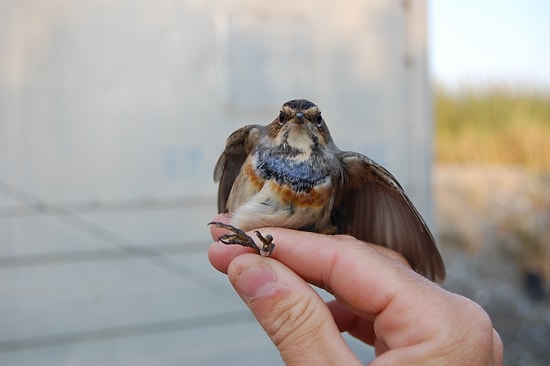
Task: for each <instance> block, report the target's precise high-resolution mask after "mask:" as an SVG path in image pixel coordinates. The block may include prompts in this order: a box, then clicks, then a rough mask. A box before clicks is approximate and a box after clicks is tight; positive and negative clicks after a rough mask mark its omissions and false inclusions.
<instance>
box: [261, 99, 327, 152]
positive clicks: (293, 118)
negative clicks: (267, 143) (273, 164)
mask: <svg viewBox="0 0 550 366" xmlns="http://www.w3.org/2000/svg"><path fill="white" fill-rule="evenodd" d="M268 135H269V137H270V138H271V139H272V143H273V145H274V146H289V147H290V148H292V149H297V150H301V151H303V152H304V153H306V154H307V153H308V152H310V151H312V150H316V149H319V148H320V147H321V148H322V147H328V146H330V145H332V143H333V142H332V137H331V136H330V132H329V130H328V127H327V125H326V123H325V120H324V119H323V116H322V115H321V110H320V109H319V107H317V105H315V104H314V103H312V102H310V101H309V100H305V99H295V100H291V101H288V102H286V103H285V104H283V106H282V107H281V111H280V112H279V116H277V118H276V119H275V120H274V121H273V122H271V124H269V126H268Z"/></svg>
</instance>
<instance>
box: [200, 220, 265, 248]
mask: <svg viewBox="0 0 550 366" xmlns="http://www.w3.org/2000/svg"><path fill="white" fill-rule="evenodd" d="M208 225H216V226H217V227H219V228H222V229H226V230H229V231H231V232H232V234H224V235H221V236H219V237H218V241H221V242H222V243H224V244H227V245H231V244H239V245H242V246H243V247H248V248H252V249H254V251H255V252H256V253H258V254H260V255H261V256H262V257H269V256H270V255H271V253H272V252H273V249H274V248H275V244H273V237H272V236H271V235H269V234H268V235H266V236H265V237H264V236H263V235H262V234H261V233H260V232H259V231H256V236H257V237H258V239H260V241H261V242H262V247H261V248H258V246H257V245H256V243H255V242H254V240H253V239H252V238H251V237H250V236H248V235H247V234H246V233H245V232H244V231H243V230H241V229H239V228H236V227H235V226H233V225H228V224H224V223H223V222H217V221H212V222H209V223H208Z"/></svg>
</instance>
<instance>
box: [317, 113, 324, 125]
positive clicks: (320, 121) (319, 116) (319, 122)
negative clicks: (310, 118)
mask: <svg viewBox="0 0 550 366" xmlns="http://www.w3.org/2000/svg"><path fill="white" fill-rule="evenodd" d="M322 124H323V116H321V113H319V114H317V125H318V126H319V127H320V126H321V125H322Z"/></svg>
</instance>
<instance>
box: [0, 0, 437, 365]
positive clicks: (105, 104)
mask: <svg viewBox="0 0 550 366" xmlns="http://www.w3.org/2000/svg"><path fill="white" fill-rule="evenodd" d="M425 13H426V9H425V2H424V1H415V2H412V1H397V0H396V1H386V0H371V1H359V0H348V1H345V2H333V1H328V0H309V1H300V2H297V1H290V0H281V1H277V2H267V1H251V0H249V1H247V0H228V1H221V0H219V1H216V0H206V1H205V0H200V1H199V0H180V1H169V0H163V1H154V2H153V1H144V0H137V1H136V0H120V1H93V2H90V1H82V0H71V1H69V0H48V1H42V0H2V1H0V264H1V265H2V266H3V268H0V270H2V271H4V273H5V274H6V276H7V277H6V278H7V279H10V281H11V282H10V281H8V282H6V281H5V280H3V281H0V282H1V283H0V297H1V298H2V299H9V300H7V301H4V300H2V304H0V324H3V325H2V326H0V363H3V362H2V359H3V358H4V361H6V362H7V361H10V362H12V363H10V364H17V362H21V363H24V364H31V363H29V362H30V361H31V360H35V361H36V363H40V364H46V362H45V360H46V359H47V360H49V359H51V360H52V361H51V363H52V364H62V362H61V360H73V361H74V360H75V359H76V360H78V361H79V362H78V363H79V364H83V359H88V356H85V355H95V356H96V357H99V356H97V355H99V354H101V355H104V356H103V358H101V357H100V358H99V359H92V360H91V361H90V362H91V363H92V362H96V363H97V362H99V363H102V364H123V363H125V362H126V361H128V362H132V364H136V363H135V361H136V360H135V359H131V357H130V358H128V360H127V359H126V358H125V356H123V355H134V356H135V357H136V358H139V357H145V356H143V355H141V353H140V352H143V349H144V347H143V344H142V343H139V342H137V343H136V338H135V336H127V335H125V334H127V333H125V332H124V329H127V328H124V327H130V328H131V327H132V326H135V325H136V324H142V323H147V324H150V323H151V324H153V323H154V324H157V328H155V327H154V326H152V327H149V328H147V327H145V328H143V329H149V333H147V332H146V334H147V335H151V334H153V335H151V337H153V336H154V337H157V338H154V339H155V340H156V341H155V342H158V344H163V345H166V344H168V345H171V344H172V343H174V346H173V347H168V348H169V349H170V350H171V351H167V350H166V349H162V352H161V351H158V354H159V355H160V354H162V355H165V356H164V357H165V358H167V357H168V356H166V355H167V354H168V355H172V357H173V360H184V361H185V360H188V361H189V362H191V361H190V360H193V362H192V363H193V364H200V363H201V362H203V363H204V364H211V363H212V362H214V361H215V360H216V358H215V357H217V356H213V355H218V354H219V358H220V359H224V360H228V356H227V354H224V353H223V349H224V348H223V347H221V346H220V347H221V350H220V349H217V350H218V351H219V352H217V353H216V352H212V351H211V350H210V349H209V347H208V346H205V345H203V348H204V349H203V351H204V352H203V353H201V352H199V351H197V349H202V348H200V347H199V348H197V346H196V345H195V346H191V345H192V343H187V346H188V348H189V349H187V351H185V347H184V346H181V344H180V343H178V342H174V341H173V342H172V343H170V342H168V343H167V342H166V338H167V337H170V333H166V332H162V331H160V332H157V333H155V329H161V328H162V326H161V325H162V324H165V325H166V324H167V323H166V322H168V323H170V319H176V320H174V322H175V324H180V325H181V327H180V328H181V329H180V328H178V329H179V330H178V331H181V332H183V333H185V332H187V331H188V329H187V328H186V325H185V324H187V323H185V321H187V320H186V319H188V318H187V317H185V319H184V320H182V319H181V317H182V314H184V315H188V316H189V319H193V318H194V317H195V318H196V317H198V318H200V317H203V318H204V319H207V318H212V316H213V315H212V314H217V313H216V309H218V308H216V307H214V308H213V309H210V310H208V307H205V306H204V305H203V303H202V302H201V301H203V302H214V303H216V302H218V301H217V300H216V299H215V297H216V296H222V297H224V296H226V297H231V296H232V295H231V291H230V290H229V289H226V290H227V291H226V292H223V291H218V290H216V291H213V292H214V294H213V293H209V294H208V296H206V297H204V298H203V297H200V296H199V295H191V294H195V292H197V291H198V292H199V293H200V292H201V291H203V290H201V288H202V287H205V286H206V287H208V286H210V287H211V288H215V289H217V288H218V287H223V288H226V287H227V286H228V285H226V284H225V282H224V281H225V279H224V278H223V276H219V277H218V276H217V275H216V274H215V273H213V270H212V269H211V268H210V267H209V266H208V263H207V262H206V258H205V255H204V253H205V250H206V247H207V244H208V243H209V242H210V238H209V234H208V231H207V229H206V226H205V224H206V222H208V220H209V219H210V218H212V217H213V216H214V214H215V192H216V186H215V184H214V183H213V182H212V168H213V166H214V163H215V161H216V159H217V157H218V155H219V153H220V152H221V150H222V148H223V144H224V142H225V138H226V137H227V135H228V134H229V133H230V132H232V131H233V130H234V129H236V128H238V127H240V126H242V125H244V124H250V123H262V124H264V123H268V122H270V121H272V120H273V119H274V118H275V117H276V116H277V114H278V111H279V107H280V105H281V104H282V103H283V102H285V101H287V100H289V99H294V98H307V99H310V100H312V101H314V102H316V103H317V104H318V105H319V106H320V107H321V109H322V110H323V114H324V116H325V119H326V120H327V123H328V124H329V126H330V128H331V130H332V133H333V136H334V139H335V141H336V143H337V144H338V145H339V147H340V148H341V149H343V150H356V151H360V152H363V153H365V154H368V155H369V156H371V157H372V158H374V159H376V160H378V161H379V162H380V163H382V164H383V165H385V166H386V167H387V168H388V169H390V170H391V171H392V172H393V173H394V174H395V175H396V176H397V177H398V179H399V180H400V181H401V183H402V184H403V185H404V186H405V188H406V189H407V191H408V192H410V193H411V194H412V198H413V200H414V201H415V202H416V203H417V204H418V207H419V209H420V211H421V212H423V214H424V215H425V216H426V217H427V218H428V219H429V218H430V211H431V210H430V180H429V179H430V164H431V155H432V152H431V148H432V124H431V122H432V121H431V110H430V103H431V102H430V94H429V88H428V84H427V82H428V80H427V75H426V73H427V67H426V19H425ZM135 248H141V249H142V251H141V252H140V251H137V252H136V251H135ZM143 248H145V249H143ZM132 250H134V251H132ZM148 250H150V251H148ZM117 253H118V254H117ZM111 258H119V260H113V259H111ZM151 258H154V260H151ZM134 260H136V261H138V264H136V263H134V262H133V261H134ZM166 260H168V262H166ZM172 261H173V263H172ZM82 263H85V264H82ZM130 263H132V264H131V265H130ZM139 263H141V264H139ZM159 263H161V264H159ZM133 266H135V267H133ZM140 266H144V267H145V268H147V269H143V268H142V267H140ZM173 266H176V267H177V266H180V267H178V268H180V269H181V268H187V270H189V268H194V271H193V270H189V273H191V274H192V275H189V274H186V275H182V274H181V273H182V271H183V270H182V271H179V272H178V270H176V271H175V272H177V273H176V279H177V280H178V281H183V282H185V281H189V288H181V286H182V285H181V283H180V282H178V281H174V280H173V276H174V271H172V270H171V268H172V269H173ZM159 269H160V270H161V272H162V273H163V274H162V275H161V274H158V273H157V272H156V271H157V270H159ZM134 271H135V273H136V274H137V273H141V275H140V276H137V277H135V276H134V275H133V273H134ZM143 271H153V272H154V274H153V273H151V274H150V276H148V275H146V274H144V272H143ZM183 272H185V271H183ZM94 273H99V274H98V275H97V276H96V277H94V275H93V274H94ZM130 273H131V274H132V275H129V274H130ZM121 274H124V275H121ZM163 276H168V277H169V278H170V279H171V280H167V279H165V278H164V277H163ZM186 276H187V277H186ZM189 276H191V277H189ZM193 276H199V277H193ZM201 276H202V277H201ZM142 277H144V278H142ZM79 278H82V281H83V282H82V283H80V282H79V281H78V279H79ZM183 278H185V279H183ZM152 279H155V280H152ZM199 279H200V280H199ZM117 281H118V282H117ZM199 281H202V282H201V283H202V284H201V285H200V286H197V282H199ZM209 281H210V282H209ZM219 282H220V283H219ZM106 283H109V284H110V285H111V286H106V285H105V284H106ZM115 283H118V285H114V284H115ZM167 284H168V285H167ZM217 286H218V287H217ZM128 287H130V288H131V289H132V290H131V291H130V290H129V289H128ZM44 288H46V289H47V290H44ZM128 291H130V293H128ZM176 293H177V294H179V296H180V297H178V298H177V300H174V299H173V296H176V295H174V294H176ZM190 296H191V297H193V298H195V299H199V300H196V301H194V302H193V303H192V304H191V303H190V302H189V298H190ZM197 296H198V297H197ZM212 296H213V297H212ZM165 297H166V298H165ZM152 298H154V299H157V300H158V301H159V302H160V303H163V304H164V302H163V301H164V300H163V299H165V300H166V301H168V302H170V301H173V305H172V307H170V306H168V305H166V309H165V308H164V307H161V308H162V309H165V310H158V309H159V308H158V305H155V304H154V303H149V302H148V301H151V299H152ZM200 299H202V300H200ZM231 299H232V300H231V301H229V300H227V301H229V303H231V305H227V308H226V310H227V309H229V310H231V311H244V312H246V310H245V309H244V308H243V305H241V304H239V303H238V300H236V299H235V298H232V297H231ZM94 301H95V302H94ZM224 301H225V300H224ZM232 301H234V302H235V303H234V304H233V303H232ZM98 304H101V306H100V305H98ZM163 306H164V305H163ZM75 309H82V313H79V312H78V311H76V312H75ZM182 309H185V311H183V313H182V312H181V310H182ZM205 309H206V310H205ZM235 309H238V310H235ZM218 310H219V309H218ZM229 310H227V311H229ZM205 311H206V313H205ZM209 311H211V312H209ZM67 313H69V314H71V316H70V317H68V318H66V317H65V316H64V315H66V314H67ZM47 314H49V315H47ZM52 314H54V315H55V314H57V315H55V318H56V319H57V320H56V321H52V322H49V321H47V320H45V319H47V317H48V316H52ZM243 317H244V318H243V319H245V320H243V322H244V323H243V324H245V325H246V326H249V327H251V328H252V329H254V332H256V333H258V334H261V331H260V330H259V328H257V326H256V324H255V323H254V321H253V320H252V319H251V318H247V317H246V316H245V315H243ZM159 319H160V320H159ZM178 319H179V320H178ZM178 321H179V323H178ZM163 322H164V323H163ZM158 324H161V325H158ZM241 325H242V324H241ZM243 326H244V325H243ZM113 327H115V328H116V329H119V328H120V329H122V330H120V329H119V330H118V331H116V332H114V333H108V332H107V333H105V329H111V328H113ZM117 327H118V328H117ZM121 327H122V328H121ZM168 328H170V327H168ZM199 328H200V327H199ZM245 328H246V327H245ZM132 329H134V328H132ZM140 329H142V328H139V327H137V328H135V329H134V330H135V332H137V333H136V334H138V335H141V334H142V333H140V332H141V330H140ZM151 329H153V330H151ZM162 329H165V328H162ZM200 329H201V331H204V332H205V333H204V334H205V335H204V336H205V337H206V338H205V339H206V340H207V342H208V339H210V338H208V337H209V334H210V333H208V331H205V329H211V331H212V332H213V333H216V334H224V333H223V332H224V331H227V332H228V336H227V337H225V339H227V338H231V331H230V329H229V328H228V329H227V330H219V329H217V328H215V327H214V328H200ZM224 329H225V328H224ZM196 331H197V330H196V329H195V330H194V331H193V332H196ZM86 332H88V333H86ZM90 332H91V333H90ZM102 332H103V333H102ZM151 332H152V333H151ZM220 332H222V333H220ZM130 333H131V332H130ZM60 334H61V335H65V338H63V337H57V336H58V335H60ZM71 334H73V335H79V336H78V337H77V336H75V337H71V336H70V335H71ZM86 334H88V336H87V335H86ZM89 334H93V335H94V336H89ZM106 334H107V336H106ZM113 334H114V335H113ZM132 334H134V333H132ZM167 334H168V335H167ZM185 334H187V333H185ZM193 334H196V333H189V339H194V338H196V337H193ZM67 335H69V336H67ZM36 337H38V338H36ZM40 337H42V338H40ZM56 337H57V338H56ZM79 337H80V338H79ZM94 337H96V338H94ZM163 337H165V338H163ZM182 337H183V336H182ZM259 337H260V339H262V341H261V342H264V341H265V340H264V338H263V336H261V335H260V336H259ZM33 339H34V340H35V341H32V340H33ZM36 339H38V341H36ZM71 339H73V340H74V339H79V340H80V341H78V342H76V341H75V342H70V340H71ZM90 339H91V340H90ZM98 339H99V340H101V341H98ZM147 339H149V340H148V341H147V340H144V341H143V342H145V344H155V342H153V341H151V338H147ZM115 341H116V342H115ZM33 342H34V343H33ZM37 342H38V343H37ZM41 342H42V343H41ZM94 342H95V343H94ZM113 342H114V343H113ZM151 342H152V343H151ZM232 342H238V339H233V340H232ZM74 344H77V345H81V346H82V345H83V346H82V347H84V346H85V347H84V348H85V349H84V350H83V349H82V347H80V348H79V347H75V346H74ZM113 344H116V347H115V346H113ZM243 344H244V342H243ZM262 344H263V345H264V346H262V347H265V348H266V349H268V351H265V352H260V353H259V354H258V355H257V356H258V357H259V359H260V360H261V359H265V358H266V352H267V354H270V355H271V356H272V357H274V359H277V354H276V352H274V350H273V349H272V347H271V346H270V345H269V343H268V341H267V342H266V343H262ZM94 345H95V346H94ZM86 347H88V348H86ZM94 347H96V348H94ZM102 347H103V348H102ZM113 347H114V349H116V351H113ZM181 347H184V351H176V349H180V348H181ZM228 347H229V346H228ZM191 348H192V349H194V350H195V353H193V354H198V356H196V357H195V358H187V359H186V358H185V357H186V356H185V355H189V354H190V353H189V352H190V349H191ZM210 348H211V347H210ZM159 349H160V348H159ZM259 349H262V348H261V347H260V346H259ZM55 350H57V351H55ZM59 350H62V351H59ZM86 350H87V351H86ZM197 352H198V353H197ZM269 352H271V353H269ZM148 354H152V355H156V354H157V353H155V352H153V353H148ZM44 355H50V356H48V357H51V358H48V357H46V356H44ZM79 355H80V356H79ZM115 355H117V356H115ZM140 355H141V356H140ZM204 355H209V357H211V358H208V357H206V356H204ZM240 355H242V353H240ZM79 357H80V358H79ZM117 357H119V358H117ZM128 357H129V356H128ZM159 357H160V356H159ZM212 357H214V358H212ZM250 357H251V358H250V362H251V363H254V362H256V359H254V357H253V356H250ZM150 358H151V359H148V358H143V359H144V360H146V361H150V362H152V363H156V362H153V361H159V362H160V360H161V359H160V358H155V357H154V356H150ZM168 358H169V357H168ZM236 359H238V360H239V362H241V363H240V364H243V363H242V359H241V356H238V357H237V356H236ZM113 360H118V361H120V362H115V361H113ZM165 361H166V360H165ZM13 362H15V363H13ZM144 362H145V361H144ZM166 362H167V363H169V361H166Z"/></svg>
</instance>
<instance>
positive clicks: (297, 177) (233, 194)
mask: <svg viewBox="0 0 550 366" xmlns="http://www.w3.org/2000/svg"><path fill="white" fill-rule="evenodd" d="M214 181H215V182H219V187H218V211H219V212H220V213H226V212H228V213H229V214H230V215H231V217H232V218H231V224H232V225H227V224H223V223H219V222H212V223H210V224H215V225H217V226H219V227H223V228H225V229H228V230H229V231H230V232H231V233H230V234H226V235H222V236H220V238H219V240H220V241H222V242H224V243H226V244H240V245H243V246H248V247H251V248H253V249H255V250H256V252H258V253H260V254H262V255H269V254H270V253H271V252H272V251H273V248H274V246H275V245H274V244H273V238H272V236H271V235H266V236H265V237H264V236H263V235H262V234H261V233H259V232H257V231H256V235H257V236H258V238H259V239H260V241H261V242H262V248H261V249H258V247H257V246H256V244H254V241H253V240H252V238H251V237H249V236H248V235H247V234H246V233H245V231H249V230H252V229H256V228H260V227H265V226H277V227H285V228H290V229H297V230H304V231H311V232H317V233H323V234H348V235H352V236H354V237H356V238H357V239H359V240H363V241H367V242H370V243H374V244H378V245H382V246H385V247H388V248H390V249H393V250H395V251H397V252H399V253H401V254H402V255H403V256H404V257H405V258H406V259H407V261H408V262H409V263H410V265H411V266H412V268H413V269H414V270H415V271H417V272H418V273H420V274H422V275H423V276H425V277H427V278H429V279H430V280H432V281H437V282H442V281H443V280H444V278H445V266H444V264H443V260H442V258H441V255H440V254H439V251H438V250H437V247H436V245H435V241H434V238H433V236H432V234H431V233H430V230H429V229H428V227H427V225H426V223H425V222H424V220H423V219H422V217H421V216H420V214H419V213H418V211H417V210H416V208H415V207H414V205H413V204H412V203H411V201H410V200H409V198H408V197H407V196H406V194H405V192H404V190H403V188H402V187H401V185H400V184H399V182H398V181H397V180H396V179H395V178H394V176H393V175H392V174H391V173H390V172H388V171H387V170H386V169H385V168H384V167H382V166H381V165H379V164H377V163H376V162H375V161H373V160H371V159H370V158H368V157H367V156H365V155H362V154H359V153H356V152H349V151H341V150H340V149H339V148H338V147H337V146H336V145H335V144H334V142H333V140H332V137H331V135H330V132H329V129H328V127H327V124H326V123H325V120H324V118H323V116H322V114H321V110H320V109H319V107H317V105H315V104H314V103H312V102H310V101H308V100H305V99H297V100H291V101H288V102H286V103H285V104H283V106H282V107H281V111H280V112H279V115H278V116H277V118H275V120H274V121H273V122H271V123H270V124H268V125H267V126H262V125H248V126H245V127H242V128H240V129H238V130H236V131H235V132H233V133H232V134H231V135H230V136H229V137H228V139H227V143H226V146H225V149H224V151H223V153H222V154H221V156H220V158H219V159H218V162H217V163H216V166H215V168H214ZM297 245H298V244H297Z"/></svg>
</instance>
